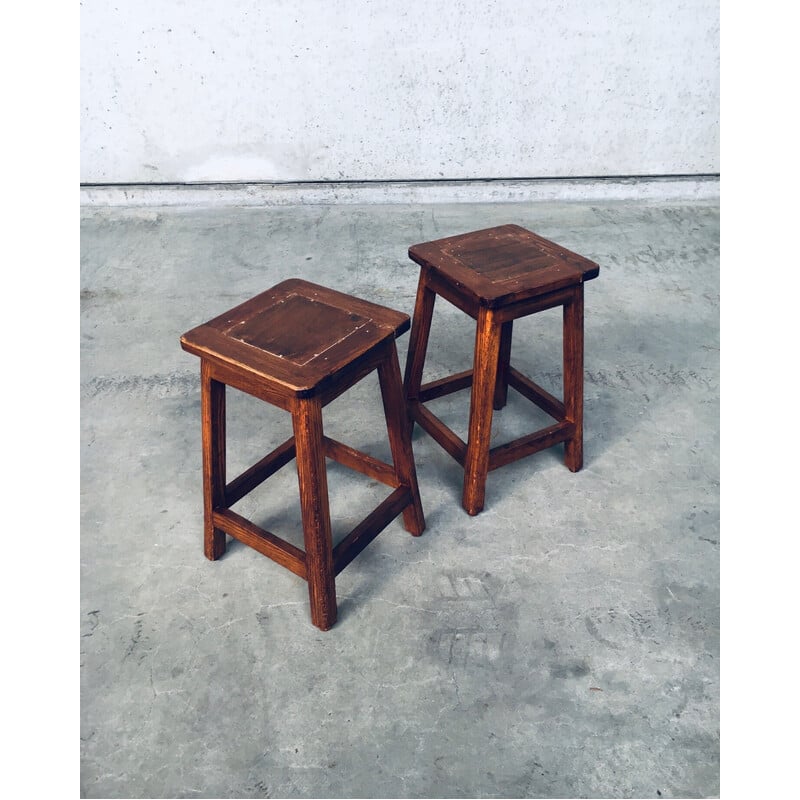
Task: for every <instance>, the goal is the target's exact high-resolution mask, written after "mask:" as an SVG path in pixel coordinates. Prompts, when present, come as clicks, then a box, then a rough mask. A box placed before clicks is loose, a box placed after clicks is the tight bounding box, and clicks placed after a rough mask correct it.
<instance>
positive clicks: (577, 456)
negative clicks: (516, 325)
mask: <svg viewBox="0 0 800 800" xmlns="http://www.w3.org/2000/svg"><path fill="white" fill-rule="evenodd" d="M564 409H565V415H566V418H567V419H568V420H569V421H570V422H572V423H573V424H574V426H575V432H574V433H573V434H572V436H571V437H570V438H569V439H567V441H566V443H565V445H564V463H565V464H566V465H567V469H569V470H570V471H572V472H577V471H578V470H580V469H581V468H582V467H583V284H581V285H580V286H577V287H576V288H575V294H574V298H573V300H572V301H571V302H569V303H566V304H565V305H564Z"/></svg>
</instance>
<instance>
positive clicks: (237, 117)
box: [80, 0, 719, 183]
mask: <svg viewBox="0 0 800 800" xmlns="http://www.w3.org/2000/svg"><path fill="white" fill-rule="evenodd" d="M81 6H82V8H81V98H80V99H81V181H82V182H84V183H128V182H188V181H270V180H276V181H291V180H375V179H383V180H393V179H394V180H397V179H422V178H448V179H458V178H491V177H560V176H587V175H589V176H604V175H660V174H694V173H714V172H719V8H718V3H717V2H714V1H713V0H660V2H659V1H658V0H534V1H532V2H524V0H517V2H512V0H494V2H493V1H492V0H483V2H480V1H479V0H450V2H440V3H437V2H433V0H404V1H403V2H399V1H398V0H372V2H370V0H272V1H270V0H185V1H183V0H157V1H154V0H83V2H82V3H81Z"/></svg>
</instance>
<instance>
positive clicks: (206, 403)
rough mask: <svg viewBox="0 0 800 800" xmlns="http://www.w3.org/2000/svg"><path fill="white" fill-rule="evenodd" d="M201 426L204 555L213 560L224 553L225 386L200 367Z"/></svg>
mask: <svg viewBox="0 0 800 800" xmlns="http://www.w3.org/2000/svg"><path fill="white" fill-rule="evenodd" d="M200 421H201V422H200V424H201V432H202V442H203V518H204V530H205V534H204V546H203V549H204V552H205V555H206V558H208V559H209V560H210V561H216V560H217V559H218V558H221V557H222V556H223V555H224V554H225V532H224V531H222V530H221V529H219V528H218V527H217V526H215V525H214V511H215V510H216V509H218V508H222V507H224V506H225V505H226V502H225V385H224V384H222V383H220V382H219V381H216V380H214V379H213V378H212V377H211V371H210V369H209V368H208V365H207V364H205V362H201V364H200Z"/></svg>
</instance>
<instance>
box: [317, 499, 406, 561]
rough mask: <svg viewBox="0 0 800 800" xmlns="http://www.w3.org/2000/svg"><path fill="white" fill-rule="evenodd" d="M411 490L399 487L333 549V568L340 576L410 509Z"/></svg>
mask: <svg viewBox="0 0 800 800" xmlns="http://www.w3.org/2000/svg"><path fill="white" fill-rule="evenodd" d="M410 497H411V490H410V489H409V488H408V486H398V487H397V489H395V490H394V491H393V492H392V493H391V494H390V495H389V496H388V497H387V498H386V499H385V500H384V501H383V502H382V503H381V504H380V505H379V506H377V507H376V508H375V509H374V510H373V511H372V512H371V513H370V514H369V515H368V516H367V517H365V518H364V520H362V521H361V522H360V523H359V524H358V525H356V527H355V528H353V530H352V531H350V533H349V534H347V536H345V538H344V539H342V541H341V542H339V544H337V545H336V547H335V548H334V549H333V566H334V571H335V573H336V574H337V575H338V574H339V573H340V572H341V571H342V570H343V569H344V568H345V567H346V566H347V565H348V564H349V563H350V562H351V561H352V560H353V559H354V558H355V557H356V556H357V555H358V554H359V553H360V552H361V551H362V550H363V549H364V548H365V547H366V546H367V545H368V544H369V543H370V542H371V541H372V540H373V539H374V538H375V537H376V536H377V535H378V534H379V533H380V532H381V531H382V530H383V529H384V528H385V527H386V526H387V525H388V524H389V523H390V522H391V521H392V520H393V519H394V518H395V517H396V516H397V515H398V514H399V513H400V511H401V510H402V509H404V508H408V505H409V502H410Z"/></svg>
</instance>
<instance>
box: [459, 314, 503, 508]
mask: <svg viewBox="0 0 800 800" xmlns="http://www.w3.org/2000/svg"><path fill="white" fill-rule="evenodd" d="M500 328H501V325H500V324H499V323H498V322H497V321H496V320H495V318H494V312H493V311H492V310H491V309H488V308H481V310H480V311H479V312H478V329H477V331H476V333H475V355H474V361H473V363H474V367H473V373H472V395H471V399H470V407H469V439H468V441H467V457H466V460H465V462H464V492H463V495H462V505H463V506H464V510H465V511H466V512H467V513H468V514H470V515H471V516H475V515H476V514H478V513H479V512H480V511H481V510H482V509H483V503H484V497H485V494H486V476H487V474H488V472H489V444H490V440H491V435H492V411H493V408H492V406H493V400H494V391H495V386H496V384H497V365H498V362H499V360H500Z"/></svg>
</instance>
